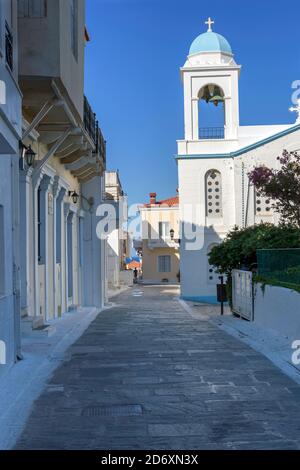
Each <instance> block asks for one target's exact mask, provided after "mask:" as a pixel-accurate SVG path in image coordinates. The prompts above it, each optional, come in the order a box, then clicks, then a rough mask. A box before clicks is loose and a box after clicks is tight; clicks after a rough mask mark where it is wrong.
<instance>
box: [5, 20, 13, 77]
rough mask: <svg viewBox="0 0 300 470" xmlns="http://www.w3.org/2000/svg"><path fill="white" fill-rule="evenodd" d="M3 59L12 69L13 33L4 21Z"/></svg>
mask: <svg viewBox="0 0 300 470" xmlns="http://www.w3.org/2000/svg"><path fill="white" fill-rule="evenodd" d="M5 60H6V63H7V65H8V67H9V68H10V70H11V71H13V63H14V62H13V35H12V34H11V31H10V28H9V26H8V24H7V23H5Z"/></svg>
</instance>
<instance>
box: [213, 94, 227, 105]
mask: <svg viewBox="0 0 300 470" xmlns="http://www.w3.org/2000/svg"><path fill="white" fill-rule="evenodd" d="M209 102H210V103H213V104H214V105H215V106H218V104H219V103H224V98H222V96H220V95H214V96H212V97H211V98H210V99H209Z"/></svg>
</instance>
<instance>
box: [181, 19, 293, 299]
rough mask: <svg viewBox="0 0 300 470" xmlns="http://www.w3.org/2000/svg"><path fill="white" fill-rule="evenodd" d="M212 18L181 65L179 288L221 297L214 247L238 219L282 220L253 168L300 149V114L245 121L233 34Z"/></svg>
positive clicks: (189, 295) (189, 294)
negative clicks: (274, 121) (277, 120)
mask: <svg viewBox="0 0 300 470" xmlns="http://www.w3.org/2000/svg"><path fill="white" fill-rule="evenodd" d="M206 24H207V25H208V30H207V32H205V33H203V34H200V35H199V36H198V37H197V38H196V39H195V40H194V41H193V43H192V45H191V47H190V51H189V55H188V57H187V60H186V62H185V64H184V66H183V67H182V68H181V77H182V81H183V87H184V124H185V125H184V133H185V135H184V139H183V140H179V141H178V142H177V145H178V152H177V155H176V160H177V165H178V177H179V195H180V214H181V230H182V234H181V238H182V240H181V255H180V256H181V267H180V273H181V296H182V298H183V299H186V300H193V301H199V302H207V303H215V302H216V284H217V283H218V282H219V281H218V274H216V273H215V272H214V269H213V268H212V266H210V265H209V263H208V253H209V252H210V250H211V248H212V247H213V246H214V245H216V244H218V243H220V242H221V241H222V240H223V239H224V237H225V236H226V234H227V233H228V231H229V230H230V229H232V228H233V227H234V226H235V225H237V226H239V227H246V226H249V225H252V224H255V223H259V222H260V221H265V222H271V223H276V222H277V220H278V215H277V214H275V213H273V210H272V207H271V201H270V200H268V199H264V198H262V197H260V195H259V194H257V193H256V192H255V190H254V188H253V187H252V186H251V185H250V184H249V179H248V172H249V171H250V170H251V169H252V168H253V167H254V166H256V165H261V164H266V165H267V166H269V167H273V168H276V167H277V166H278V164H279V163H278V161H277V157H278V156H279V155H281V153H282V151H283V150H284V149H286V150H288V151H293V150H297V149H300V122H299V118H298V120H297V122H296V123H295V124H294V125H290V124H289V125H259V126H255V125H254V126H241V125H240V120H239V77H240V72H241V66H240V65H238V64H237V63H236V61H235V59H234V55H233V52H232V49H231V46H230V44H229V43H228V41H227V40H226V39H225V38H224V37H223V36H221V35H220V34H217V33H215V32H214V31H212V25H213V24H214V22H213V21H212V20H211V19H210V18H209V20H208V21H207V22H206ZM254 97H255V96H253V98H254ZM296 110H297V109H296ZM213 112H214V113H213ZM212 119H214V121H212ZM212 123H213V125H212ZM216 123H217V125H216ZM191 233H193V235H191ZM195 233H198V241H197V240H196V239H197V236H196V237H195ZM199 234H200V235H199ZM193 237H194V239H195V243H191V241H193ZM199 238H200V241H199Z"/></svg>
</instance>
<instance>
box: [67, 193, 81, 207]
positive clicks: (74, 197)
mask: <svg viewBox="0 0 300 470" xmlns="http://www.w3.org/2000/svg"><path fill="white" fill-rule="evenodd" d="M69 197H71V198H72V201H73V204H77V202H78V199H79V194H78V193H76V191H69Z"/></svg>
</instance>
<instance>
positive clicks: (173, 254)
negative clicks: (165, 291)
mask: <svg viewBox="0 0 300 470" xmlns="http://www.w3.org/2000/svg"><path fill="white" fill-rule="evenodd" d="M140 215H141V223H142V234H143V241H142V252H143V281H144V282H145V283H161V282H169V283H175V282H176V283H177V282H178V281H179V197H178V196H175V197H171V198H169V199H165V200H162V201H157V200H156V193H150V201H149V203H147V204H144V205H143V206H141V207H140Z"/></svg>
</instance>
